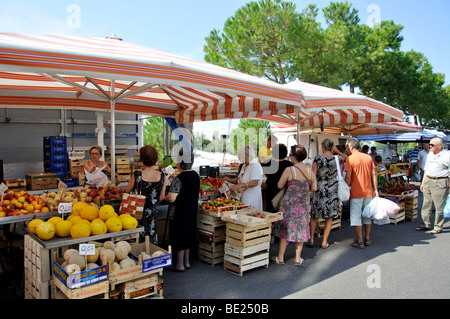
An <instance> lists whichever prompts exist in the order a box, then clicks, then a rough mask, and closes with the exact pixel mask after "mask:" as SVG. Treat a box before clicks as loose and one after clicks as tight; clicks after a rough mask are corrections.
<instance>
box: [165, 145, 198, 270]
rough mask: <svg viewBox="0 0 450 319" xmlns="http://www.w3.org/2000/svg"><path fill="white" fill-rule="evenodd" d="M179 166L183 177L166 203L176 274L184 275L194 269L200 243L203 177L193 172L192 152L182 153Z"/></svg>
mask: <svg viewBox="0 0 450 319" xmlns="http://www.w3.org/2000/svg"><path fill="white" fill-rule="evenodd" d="M183 154H184V155H183ZM176 163H177V168H178V169H179V171H180V173H179V174H178V175H177V176H176V177H175V178H174V179H173V180H172V184H171V185H170V188H169V192H168V194H167V195H166V197H165V200H166V202H168V203H169V211H168V218H169V244H170V245H171V246H172V249H173V251H174V253H175V252H176V265H174V266H173V267H172V270H174V271H178V272H183V271H185V270H186V269H189V268H191V265H190V262H189V253H190V249H191V247H193V245H195V243H196V231H197V212H198V197H199V193H200V176H199V175H198V174H197V172H196V171H193V170H192V164H193V163H194V156H193V154H192V153H190V152H189V151H187V150H183V149H181V150H180V152H179V154H178V156H177V160H176Z"/></svg>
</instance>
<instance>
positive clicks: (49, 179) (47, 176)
mask: <svg viewBox="0 0 450 319" xmlns="http://www.w3.org/2000/svg"><path fill="white" fill-rule="evenodd" d="M25 180H26V188H27V190H38V189H48V188H57V187H58V180H57V178H56V174H55V173H41V174H26V175H25Z"/></svg>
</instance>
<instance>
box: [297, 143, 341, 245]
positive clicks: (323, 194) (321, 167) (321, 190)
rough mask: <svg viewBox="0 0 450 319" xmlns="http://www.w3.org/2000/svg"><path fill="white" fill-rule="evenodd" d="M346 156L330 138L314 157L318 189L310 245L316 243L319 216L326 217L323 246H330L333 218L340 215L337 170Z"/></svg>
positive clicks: (312, 216) (315, 196)
mask: <svg viewBox="0 0 450 319" xmlns="http://www.w3.org/2000/svg"><path fill="white" fill-rule="evenodd" d="M335 153H336V155H338V165H336V159H335ZM346 158H347V156H346V155H345V154H343V153H341V152H340V151H339V150H338V149H337V148H336V147H335V146H334V143H333V141H332V140H330V139H325V140H323V141H322V153H321V154H319V155H317V156H316V157H314V160H313V164H312V171H313V173H314V174H315V175H316V179H317V190H316V191H315V192H314V194H313V197H312V202H311V221H310V233H311V239H310V240H309V241H308V242H307V244H306V245H307V246H308V247H313V245H314V232H315V230H316V227H317V224H318V220H319V218H323V219H325V226H324V230H323V237H322V244H321V247H322V248H328V247H329V244H328V237H329V235H330V232H331V224H332V222H333V218H339V217H340V203H339V198H338V180H337V179H336V176H337V173H338V171H337V170H338V169H341V167H340V164H341V163H342V162H343V161H344V160H345V159H346Z"/></svg>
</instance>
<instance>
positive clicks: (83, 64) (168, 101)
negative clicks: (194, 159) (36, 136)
mask: <svg viewBox="0 0 450 319" xmlns="http://www.w3.org/2000/svg"><path fill="white" fill-rule="evenodd" d="M113 87H114V89H112V88H113ZM111 101H112V102H113V103H114V110H115V111H117V112H131V113H138V114H142V115H158V116H164V117H171V118H174V119H175V120H176V122H178V123H186V122H194V121H207V120H215V119H227V118H230V119H239V118H250V117H253V118H259V117H264V116H273V117H275V118H276V117H277V116H280V115H282V114H286V113H297V112H299V110H300V107H301V106H302V105H303V104H302V103H304V101H303V98H302V93H301V91H299V90H295V89H290V88H287V87H284V86H282V85H280V84H278V83H274V82H271V81H267V80H263V79H260V78H257V77H253V76H250V75H247V74H243V73H240V72H237V71H234V70H229V69H226V68H221V67H218V66H215V65H212V64H209V63H206V62H200V61H196V60H192V59H188V58H184V57H180V56H176V55H173V54H169V53H165V52H161V51H158V50H154V49H150V48H147V47H143V46H140V45H136V44H132V43H128V42H125V41H122V40H120V39H116V38H104V39H100V38H90V37H75V36H57V35H25V34H11V33H0V105H2V106H4V107H39V108H42V107H48V108H79V109H94V110H109V109H110V107H111V105H110V102H111Z"/></svg>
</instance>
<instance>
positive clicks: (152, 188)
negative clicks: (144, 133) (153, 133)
mask: <svg viewBox="0 0 450 319" xmlns="http://www.w3.org/2000/svg"><path fill="white" fill-rule="evenodd" d="M139 157H140V160H141V161H142V169H141V170H140V171H135V172H134V174H133V175H132V176H131V178H130V181H129V182H128V185H127V187H125V193H129V192H131V191H133V190H138V191H139V192H140V193H141V194H142V195H145V205H144V212H143V215H142V218H141V219H140V220H139V224H140V225H142V226H144V233H143V234H141V236H140V237H141V238H140V239H141V241H143V240H144V239H145V236H149V237H150V242H151V243H152V244H154V245H158V235H157V233H156V217H157V215H158V203H159V202H160V201H162V200H163V199H164V195H165V189H166V182H165V177H164V173H163V172H161V171H159V170H156V169H154V168H153V166H154V165H155V164H156V162H157V161H158V151H157V150H156V148H155V147H153V146H151V145H145V146H143V147H141V148H140V150H139ZM163 190H164V191H163Z"/></svg>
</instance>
